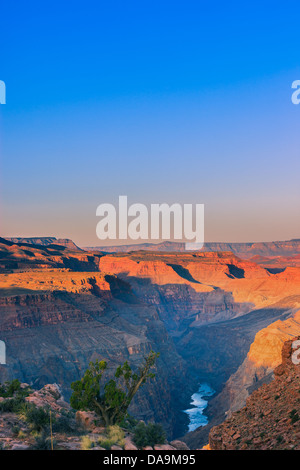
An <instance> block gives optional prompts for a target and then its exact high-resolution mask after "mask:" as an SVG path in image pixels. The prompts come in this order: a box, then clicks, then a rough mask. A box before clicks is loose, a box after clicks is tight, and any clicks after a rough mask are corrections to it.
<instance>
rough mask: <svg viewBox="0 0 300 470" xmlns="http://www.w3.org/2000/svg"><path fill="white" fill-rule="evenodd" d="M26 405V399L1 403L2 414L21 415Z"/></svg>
mask: <svg viewBox="0 0 300 470" xmlns="http://www.w3.org/2000/svg"><path fill="white" fill-rule="evenodd" d="M24 403H25V400H24V398H8V399H7V400H4V401H2V402H1V403H0V413H1V412H2V413H19V411H20V410H21V409H22V407H23V406H24Z"/></svg>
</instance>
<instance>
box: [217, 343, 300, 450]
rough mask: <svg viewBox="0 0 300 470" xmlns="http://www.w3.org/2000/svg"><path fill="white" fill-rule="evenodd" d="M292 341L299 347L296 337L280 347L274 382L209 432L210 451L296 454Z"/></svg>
mask: <svg viewBox="0 0 300 470" xmlns="http://www.w3.org/2000/svg"><path fill="white" fill-rule="evenodd" d="M296 340H297V341H298V344H300V336H299V337H298V338H294V339H293V340H290V341H287V342H285V343H284V345H283V348H282V363H281V365H279V366H277V368H275V370H274V376H275V379H274V380H273V381H272V382H271V383H270V384H264V385H262V386H261V387H260V388H259V389H258V390H256V391H255V392H253V393H252V395H251V396H250V397H249V398H248V399H247V402H246V406H245V407H244V408H242V409H241V410H239V411H236V412H234V413H233V414H232V416H231V418H229V419H227V420H226V421H225V422H224V423H223V424H221V425H220V426H217V427H214V428H213V429H212V430H211V432H210V434H209V445H210V448H211V449H213V450H235V449H237V450H249V449H255V450H274V449H278V450H279V449H288V450H291V449H293V450H300V401H299V384H300V352H299V351H300V348H299V346H298V353H297V351H296V349H294V348H293V345H294V344H295V341H296ZM276 355H277V348H276Z"/></svg>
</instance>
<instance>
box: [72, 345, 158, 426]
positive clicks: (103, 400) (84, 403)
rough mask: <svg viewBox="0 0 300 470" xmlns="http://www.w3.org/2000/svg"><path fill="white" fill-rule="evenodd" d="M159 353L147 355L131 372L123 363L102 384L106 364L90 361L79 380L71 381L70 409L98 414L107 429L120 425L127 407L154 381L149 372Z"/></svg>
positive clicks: (126, 363) (104, 362) (127, 365)
mask: <svg viewBox="0 0 300 470" xmlns="http://www.w3.org/2000/svg"><path fill="white" fill-rule="evenodd" d="M158 356H159V354H157V353H154V352H153V351H151V352H150V354H149V355H148V357H146V358H145V362H144V365H143V366H142V367H141V368H140V369H139V370H138V371H137V372H133V371H132V369H131V367H130V365H129V364H128V362H127V361H126V362H125V363H124V364H123V366H119V367H118V368H117V370H116V372H115V374H114V377H115V380H112V379H111V380H108V381H106V382H105V379H104V376H105V373H106V372H107V362H106V361H96V362H95V363H93V362H91V363H90V365H89V369H87V371H86V372H85V374H84V376H83V377H82V379H81V380H78V381H76V382H73V383H72V385H71V388H72V390H73V394H72V396H71V400H70V403H71V406H72V407H73V408H74V409H75V410H90V411H94V412H95V413H97V414H98V415H99V416H100V417H101V419H102V420H103V422H104V424H105V425H106V426H112V425H114V424H119V423H120V422H122V421H123V420H124V417H125V416H126V414H127V410H128V407H129V405H130V403H131V401H132V399H133V397H134V396H135V394H136V393H137V391H138V390H139V388H140V387H141V386H143V385H144V384H145V383H146V382H147V380H148V379H151V378H154V377H155V374H153V373H152V372H150V370H151V368H153V366H154V364H155V361H156V358H157V357H158Z"/></svg>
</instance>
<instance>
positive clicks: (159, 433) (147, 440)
mask: <svg viewBox="0 0 300 470" xmlns="http://www.w3.org/2000/svg"><path fill="white" fill-rule="evenodd" d="M133 439H134V442H135V444H136V445H137V446H138V447H146V446H151V447H153V446H154V445H155V444H163V443H164V442H165V440H166V434H165V431H164V429H163V427H162V426H161V425H160V424H155V423H149V424H147V425H146V424H145V423H143V422H139V423H138V424H137V425H136V427H135V428H134V435H133Z"/></svg>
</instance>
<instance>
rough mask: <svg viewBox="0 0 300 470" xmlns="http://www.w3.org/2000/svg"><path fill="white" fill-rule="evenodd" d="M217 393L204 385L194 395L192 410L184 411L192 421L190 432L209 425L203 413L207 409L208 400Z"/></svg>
mask: <svg viewBox="0 0 300 470" xmlns="http://www.w3.org/2000/svg"><path fill="white" fill-rule="evenodd" d="M214 393H215V391H214V390H213V389H212V388H211V387H210V386H209V385H208V384H207V383H203V384H201V385H200V387H199V390H198V392H196V393H194V394H193V395H192V397H191V405H192V408H189V409H188V410H184V413H186V414H187V415H188V417H189V419H190V423H189V431H194V430H195V429H197V428H199V427H200V426H205V425H206V424H207V423H208V419H207V417H206V416H205V415H204V414H203V411H204V410H205V408H206V407H207V403H208V401H207V399H206V398H209V397H211V396H212V395H213V394H214Z"/></svg>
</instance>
